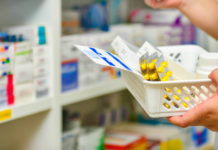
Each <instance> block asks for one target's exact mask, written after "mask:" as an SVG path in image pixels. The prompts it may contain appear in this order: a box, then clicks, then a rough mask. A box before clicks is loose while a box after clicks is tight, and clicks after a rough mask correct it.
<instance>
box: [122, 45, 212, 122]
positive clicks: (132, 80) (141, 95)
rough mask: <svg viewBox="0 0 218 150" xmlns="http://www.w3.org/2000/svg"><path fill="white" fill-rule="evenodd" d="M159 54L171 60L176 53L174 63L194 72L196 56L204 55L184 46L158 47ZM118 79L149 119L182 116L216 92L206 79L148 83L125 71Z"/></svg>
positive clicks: (193, 48) (195, 49) (198, 48)
mask: <svg viewBox="0 0 218 150" xmlns="http://www.w3.org/2000/svg"><path fill="white" fill-rule="evenodd" d="M160 50H162V51H163V52H164V53H165V54H166V55H169V56H171V57H174V56H176V55H177V54H178V53H180V55H179V59H180V61H178V60H179V59H178V58H177V61H178V62H180V63H181V65H183V66H184V67H188V68H187V69H189V70H195V67H196V64H197V60H198V56H199V55H200V54H202V53H205V51H204V50H203V49H202V48H201V47H198V46H188V45H186V46H170V47H160ZM177 56H178V55H177ZM188 64H189V65H188ZM122 76H123V78H124V81H125V82H126V85H127V88H128V89H129V91H130V92H131V93H132V94H133V96H134V97H135V98H136V100H137V101H138V102H139V104H140V105H141V106H142V108H143V109H144V110H145V111H146V112H147V114H148V115H149V116H150V117H153V118H156V117H166V116H174V115H181V114H184V112H186V111H187V110H189V109H191V108H193V107H195V106H196V105H197V104H199V103H201V102H203V101H205V100H207V99H208V98H209V97H210V96H212V95H213V93H215V92H216V86H215V84H213V83H212V82H211V81H210V80H209V79H204V80H186V81H182V80H178V81H167V82H150V81H146V80H143V79H141V78H140V77H138V76H137V75H134V74H132V73H131V72H127V71H122Z"/></svg>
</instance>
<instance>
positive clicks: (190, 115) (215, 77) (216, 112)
mask: <svg viewBox="0 0 218 150" xmlns="http://www.w3.org/2000/svg"><path fill="white" fill-rule="evenodd" d="M209 78H211V80H212V81H213V82H214V83H215V84H216V86H217V91H216V93H215V94H214V95H213V96H212V97H210V98H209V99H208V100H206V101H204V102H202V103H201V104H198V105H197V106H196V107H194V108H193V109H191V110H189V111H188V112H186V113H185V114H184V115H183V116H173V117H168V118H167V119H168V121H169V122H171V123H172V124H175V125H177V126H180V127H183V128H185V127H188V126H205V127H207V128H208V129H210V130H212V131H216V132H217V131H218V68H217V69H215V70H214V71H212V73H211V74H210V75H209Z"/></svg>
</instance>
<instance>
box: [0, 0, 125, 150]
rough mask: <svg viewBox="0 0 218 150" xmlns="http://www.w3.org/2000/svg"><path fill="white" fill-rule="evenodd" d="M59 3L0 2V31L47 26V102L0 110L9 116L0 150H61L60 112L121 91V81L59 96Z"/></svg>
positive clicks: (33, 0) (35, 0)
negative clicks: (12, 27) (70, 106)
mask: <svg viewBox="0 0 218 150" xmlns="http://www.w3.org/2000/svg"><path fill="white" fill-rule="evenodd" d="M61 3H62V1H61V0H19V1H17V0H1V1H0V28H1V27H8V26H16V25H34V24H41V23H42V24H47V25H48V26H49V45H51V49H52V50H51V52H50V56H49V57H50V59H49V60H50V61H51V62H50V64H51V67H50V74H51V77H50V78H51V83H52V86H51V94H50V96H49V98H47V99H40V100H32V101H30V102H28V103H24V104H20V105H16V104H15V105H13V106H11V107H8V108H2V109H0V115H1V112H4V111H5V110H9V112H11V117H9V118H7V119H5V120H2V121H0V133H1V134H0V141H1V142H0V149H4V150H6V149H7V150H8V149H16V150H39V149H40V150H61V136H62V124H61V123H62V109H63V106H67V105H70V104H73V103H76V102H80V101H84V100H86V99H89V98H94V97H98V96H102V95H105V94H110V93H113V92H117V91H121V90H124V89H125V85H124V83H123V81H122V79H116V80H111V81H108V82H102V83H99V84H95V85H90V86H89V87H86V88H82V89H79V90H75V91H72V92H68V93H63V94H62V93H61V92H60V91H61V61H60V56H61V55H60V38H61Z"/></svg>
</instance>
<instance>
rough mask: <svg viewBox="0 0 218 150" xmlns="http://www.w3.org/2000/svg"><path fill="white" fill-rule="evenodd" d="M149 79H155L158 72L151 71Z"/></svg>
mask: <svg viewBox="0 0 218 150" xmlns="http://www.w3.org/2000/svg"><path fill="white" fill-rule="evenodd" d="M150 79H151V80H157V79H158V74H157V73H152V74H151V75H150Z"/></svg>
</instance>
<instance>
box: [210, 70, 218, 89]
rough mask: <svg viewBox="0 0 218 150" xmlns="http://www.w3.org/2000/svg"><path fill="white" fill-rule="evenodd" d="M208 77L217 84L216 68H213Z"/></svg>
mask: <svg viewBox="0 0 218 150" xmlns="http://www.w3.org/2000/svg"><path fill="white" fill-rule="evenodd" d="M208 77H209V78H210V79H211V80H212V81H213V82H214V83H215V84H216V86H218V68H217V69H215V70H213V71H212V72H211V73H210V75H209V76H208Z"/></svg>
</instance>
